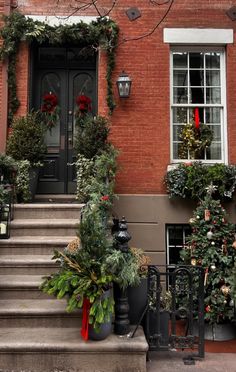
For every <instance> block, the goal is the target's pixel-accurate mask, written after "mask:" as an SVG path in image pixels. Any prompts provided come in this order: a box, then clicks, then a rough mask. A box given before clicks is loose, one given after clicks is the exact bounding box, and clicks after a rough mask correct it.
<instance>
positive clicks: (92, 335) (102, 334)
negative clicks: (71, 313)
mask: <svg viewBox="0 0 236 372" xmlns="http://www.w3.org/2000/svg"><path fill="white" fill-rule="evenodd" d="M111 331H112V316H111V319H110V321H109V322H106V323H103V324H102V325H101V327H100V330H99V331H98V332H95V329H94V328H93V327H92V326H90V325H89V330H88V338H89V340H93V341H102V340H105V339H106V338H107V337H108V336H109V335H110V334H111Z"/></svg>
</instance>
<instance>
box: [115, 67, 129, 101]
mask: <svg viewBox="0 0 236 372" xmlns="http://www.w3.org/2000/svg"><path fill="white" fill-rule="evenodd" d="M131 83H132V80H131V79H130V77H129V75H128V74H126V73H125V71H122V73H121V74H120V75H119V77H118V79H117V82H116V84H117V88H118V93H119V96H120V98H128V97H129V96H130V90H131Z"/></svg>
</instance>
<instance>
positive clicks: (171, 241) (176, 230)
mask: <svg viewBox="0 0 236 372" xmlns="http://www.w3.org/2000/svg"><path fill="white" fill-rule="evenodd" d="M166 233H167V234H166V242H167V265H176V264H178V263H179V262H180V251H181V249H182V248H183V246H184V244H185V242H186V237H187V236H188V235H190V233H191V228H190V226H189V225H176V224H175V225H167V227H166Z"/></svg>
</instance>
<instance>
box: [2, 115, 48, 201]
mask: <svg viewBox="0 0 236 372" xmlns="http://www.w3.org/2000/svg"><path fill="white" fill-rule="evenodd" d="M12 129H13V130H12V133H11V134H10V136H9V138H8V141H7V154H8V155H10V156H12V157H13V158H14V160H16V161H19V162H21V161H28V162H29V168H28V172H29V180H30V182H31V183H30V185H29V191H30V193H31V197H32V198H33V196H34V194H35V192H36V187H37V181H38V173H39V166H40V165H41V161H42V160H43V158H44V155H45V153H46V150H47V149H46V145H45V141H44V136H45V125H44V123H43V121H42V118H41V115H40V113H38V112H30V113H28V114H27V115H26V116H21V117H17V118H15V119H14V121H13V127H12ZM20 176H21V174H20V173H19V172H18V177H20ZM16 191H17V190H16ZM18 195H19V193H18ZM19 197H22V195H21V196H20V195H19ZM23 201H28V200H23Z"/></svg>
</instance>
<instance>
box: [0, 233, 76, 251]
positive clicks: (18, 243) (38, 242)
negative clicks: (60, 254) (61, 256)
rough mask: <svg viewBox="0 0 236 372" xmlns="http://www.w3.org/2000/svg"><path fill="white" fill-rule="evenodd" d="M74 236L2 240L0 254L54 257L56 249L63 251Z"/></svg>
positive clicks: (16, 237) (17, 237)
mask: <svg viewBox="0 0 236 372" xmlns="http://www.w3.org/2000/svg"><path fill="white" fill-rule="evenodd" d="M75 237H76V236H75V234H74V236H62V237H60V236H44V235H41V236H37V235H36V236H23V237H21V236H13V237H10V239H0V252H1V254H3V255H21V254H22V255H25V254H38V255H44V254H45V255H52V254H53V251H54V250H55V249H57V250H63V248H65V247H66V246H67V244H68V243H69V242H70V241H71V240H73V239H74V238H75Z"/></svg>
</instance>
